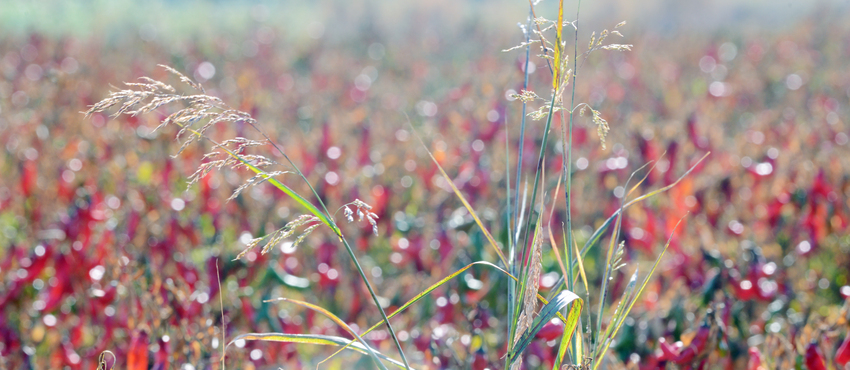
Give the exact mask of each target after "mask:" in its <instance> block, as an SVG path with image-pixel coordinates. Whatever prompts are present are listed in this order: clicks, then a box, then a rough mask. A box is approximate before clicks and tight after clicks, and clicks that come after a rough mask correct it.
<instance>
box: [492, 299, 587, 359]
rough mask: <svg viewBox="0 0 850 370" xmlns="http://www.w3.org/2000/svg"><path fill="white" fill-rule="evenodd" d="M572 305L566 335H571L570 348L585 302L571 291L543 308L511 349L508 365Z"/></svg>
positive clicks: (566, 324) (567, 320) (565, 327)
mask: <svg viewBox="0 0 850 370" xmlns="http://www.w3.org/2000/svg"><path fill="white" fill-rule="evenodd" d="M570 303H573V305H572V306H571V307H570V310H569V313H568V314H567V317H566V321H565V323H564V324H565V326H564V333H569V334H570V335H568V336H567V342H568V343H566V346H569V340H570V339H571V338H572V334H573V332H575V330H576V328H577V327H578V319H579V316H580V315H581V307H582V304H583V301H582V299H581V298H579V296H577V295H576V294H575V293H573V292H571V291H569V290H562V291H561V292H560V293H558V295H556V296H555V299H553V300H552V301H551V302H549V303H547V304H545V305H544V306H543V308H541V309H540V313H539V314H538V315H537V317H535V318H534V322H533V323H532V324H531V327H529V328H528V330H526V331H525V333H523V334H522V336H521V337H520V339H519V341H517V344H516V345H515V346H514V347H513V348H512V349H511V351H510V353H508V359H507V361H508V363H509V364H511V363H513V362H514V361H516V359H517V358H519V356H520V355H522V352H523V351H524V350H525V348H526V347H528V345H529V344H531V341H532V340H534V337H535V336H536V335H537V333H538V332H539V331H540V329H542V328H543V326H544V325H546V323H547V322H549V320H551V319H552V318H553V317H555V316H561V313H560V311H561V309H563V308H564V307H567V305H569V304H570Z"/></svg>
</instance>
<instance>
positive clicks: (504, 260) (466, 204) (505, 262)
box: [407, 120, 509, 267]
mask: <svg viewBox="0 0 850 370" xmlns="http://www.w3.org/2000/svg"><path fill="white" fill-rule="evenodd" d="M407 123H408V124H409V125H410V129H411V130H413V134H414V135H416V138H417V139H419V143H421V144H422V148H423V149H425V151H426V152H428V156H429V157H431V160H432V161H433V162H434V164H435V165H436V166H437V169H439V170H440V174H441V175H443V178H444V179H446V182H448V183H449V186H451V188H452V190H453V191H454V193H455V195H457V197H458V199H460V202H461V203H463V206H464V207H466V210H467V211H469V214H470V215H472V218H473V219H474V220H475V223H476V224H478V227H479V228H481V232H482V233H484V237H485V238H487V241H488V242H490V246H492V247H493V250H494V251H496V255H498V256H499V260H501V261H502V264H503V265H504V266H505V267H508V266H509V265H508V260H507V258H505V254H504V253H502V250H501V249H500V248H499V244H497V243H496V240H495V239H493V235H491V234H490V231H488V230H487V228H486V227H484V223H483V222H481V218H479V217H478V214H477V213H475V210H474V209H472V206H471V205H470V204H469V202H467V201H466V197H464V196H463V193H461V192H460V190H459V189H458V188H457V186H455V183H454V182H453V181H452V178H451V177H449V175H448V174H447V173H446V171H445V170H444V169H443V166H441V165H440V162H437V158H434V154H432V153H431V150H430V149H428V146H427V145H425V141H423V140H422V137H420V136H419V133H418V132H416V129H415V128H413V124H412V123H410V120H408V121H407Z"/></svg>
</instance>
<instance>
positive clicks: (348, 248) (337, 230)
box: [249, 122, 410, 370]
mask: <svg viewBox="0 0 850 370" xmlns="http://www.w3.org/2000/svg"><path fill="white" fill-rule="evenodd" d="M249 123H250V125H251V127H253V128H254V130H256V131H257V132H259V133H260V134H261V135H263V137H264V138H265V139H266V141H268V142H269V144H271V145H272V146H273V147H274V148H275V150H277V151H278V152H279V153H280V154H281V155H282V156H283V157H284V158H286V160H287V161H288V162H289V164H290V165H291V166H292V168H293V169H294V170H295V172H296V173H297V174H298V176H300V177H301V179H302V180H304V182H305V183H307V186H309V187H310V191H312V192H313V196H315V197H316V200H317V201H318V202H319V205H321V206H322V209H323V210H324V211H325V214H326V215H327V217H328V221H329V222H330V224H331V225H329V226H331V229H332V230H333V231H334V233H335V234H336V236H337V237H338V238H339V240H340V241H341V242H342V244H343V245H344V246H345V250H346V252H348V256H349V257H351V261H352V262H354V267H356V268H357V273H358V274H360V278H361V279H363V282H364V283H366V288H367V289H368V290H369V295H371V296H372V300H373V301H375V306H377V307H378V311H379V312H380V313H381V317H382V318H383V320H384V322H385V323H386V324H387V329H388V330H389V332H390V336H392V338H393V341H394V342H395V345H396V348H397V349H398V354H399V356H401V360H402V361H403V362H404V366H405V367H406V368H407V369H408V370H409V369H410V363H408V362H407V357H406V356H405V355H404V350H402V349H401V342H399V340H398V337H396V334H395V330H393V326H392V325H391V324H390V319H389V318H388V317H387V313H386V312H384V309H383V307H381V303H380V302H379V301H378V295H377V294H375V290H374V289H373V288H372V284H371V283H369V279H368V278H367V277H366V273H365V272H363V267H361V266H360V261H358V260H357V256H356V255H355V254H354V249H352V248H351V245H349V244H348V240H346V239H345V236H344V235H343V234H342V230H340V228H339V226H338V225H337V224H336V221H334V219H333V215H332V214H331V213H330V212H329V211H328V208H327V207H326V206H325V202H324V201H322V198H321V197H320V196H319V193H318V192H317V191H316V189H315V188H313V185H312V184H311V183H310V181H308V180H307V177H306V176H304V173H302V172H301V170H300V169H299V168H298V166H296V165H295V163H293V162H292V160H291V159H289V156H288V155H286V153H284V152H283V149H281V148H280V146H278V145H277V144H276V143H275V142H274V141H272V139H271V138H270V137H269V136H268V135H266V133H265V132H264V131H263V130H261V129H260V128H259V127H257V125H256V124H254V123H253V122H249Z"/></svg>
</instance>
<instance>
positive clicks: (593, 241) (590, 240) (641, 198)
mask: <svg viewBox="0 0 850 370" xmlns="http://www.w3.org/2000/svg"><path fill="white" fill-rule="evenodd" d="M710 154H711V152H708V153H706V154H705V155H703V156H702V157H701V158H700V159H699V160H698V161H697V162H696V163H695V164H694V165H693V166H692V167H691V168H690V169H688V170H687V171H685V173H684V174H682V176H680V177H679V178H678V179H676V181H674V182H673V183H671V184H670V185H667V186H665V187H663V188H660V189H656V190H654V191H652V192H649V193H646V194H644V195H641V196H639V197H637V198H635V199H632V200H630V201H629V202H627V203H626V204H625V206H623V210H625V209H628V208H629V207H631V206H632V205H635V204H637V203H640V202H642V201H644V200H646V199H649V198H651V197H654V196H656V195H658V194H661V193H663V192H665V191H667V190H670V189H672V188H673V187H675V186H676V185H678V184H679V183H680V182H681V181H682V180H683V179H684V178H685V177H687V176H688V175H689V174H690V173H691V172H692V171H693V170H694V169H695V168H696V167H697V166H699V164H700V163H702V161H703V160H705V159H706V158H707V157H708V156H709V155H710ZM619 214H620V210H619V209H618V210H616V211H614V213H612V214H611V216H608V218H607V219H606V220H605V222H603V223H602V225H600V226H599V228H597V229H596V231H594V232H593V234H591V235H590V238H588V239H587V241H586V242H585V243H584V246H583V247H582V248H581V253H579V255H578V256H577V257H578V258H584V256H586V255H587V253H588V252H589V251H590V248H592V247H593V246H594V245H596V243H597V242H598V241H599V239H601V238H602V234H604V233H605V231H606V230H608V227H609V226H611V224H612V223H613V222H614V220H615V219H616V218H617V216H618V215H619ZM578 258H577V259H576V260H574V261H573V262H572V263H571V265H572V266H573V267H575V266H576V265H577V264H578V263H579V262H578ZM574 278H576V277H575V276H574ZM565 283H566V281H565V279H564V278H563V277H561V278H560V280H558V281H557V282H556V283H555V285H554V286H555V287H559V286H562V285H563V286H566V284H565Z"/></svg>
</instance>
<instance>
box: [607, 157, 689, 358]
mask: <svg viewBox="0 0 850 370" xmlns="http://www.w3.org/2000/svg"><path fill="white" fill-rule="evenodd" d="M703 158H705V157H703ZM685 217H687V215H685ZM685 217H682V218H681V219H679V222H677V223H676V226H675V227H674V228H673V231H672V232H671V233H670V237H669V238H667V243H666V244H664V249H662V250H661V253H660V254H658V258H656V259H655V264H653V265H652V269H650V270H649V274H647V275H646V278H644V279H643V283H642V284H641V285H640V289H638V291H637V294H635V297H634V299H632V301H631V302H630V303H629V305H628V306H627V307H626V309H625V310H623V316H622V317H623V319H621V320H620V321H619V322H617V323H616V327H615V328H614V331H613V332H612V333H611V336H610V338H615V337H616V336H617V332H619V330H620V327H621V326H622V325H623V322H625V317H626V315H628V314H629V312H631V310H632V307H634V305H635V302H637V300H638V298H639V297H640V294H641V293H643V290H644V289H645V288H646V285H647V284H648V283H649V279H650V278H651V277H652V274H654V273H655V269H657V268H658V264H659V263H660V262H661V258H662V257H664V253H665V252H667V248H668V247H670V242H671V241H672V240H673V235H676V230H677V229H678V228H679V224H681V223H682V220H684V219H685ZM612 324H614V323H613V322H612ZM610 346H611V341H610V340H607V341H606V342H605V344H604V347H602V349H601V350H599V351H598V354H597V355H596V356H595V361H593V370H596V368H597V367H598V366H599V363H600V362H601V360H602V358H603V357H605V353H606V352H607V351H608V347H610Z"/></svg>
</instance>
